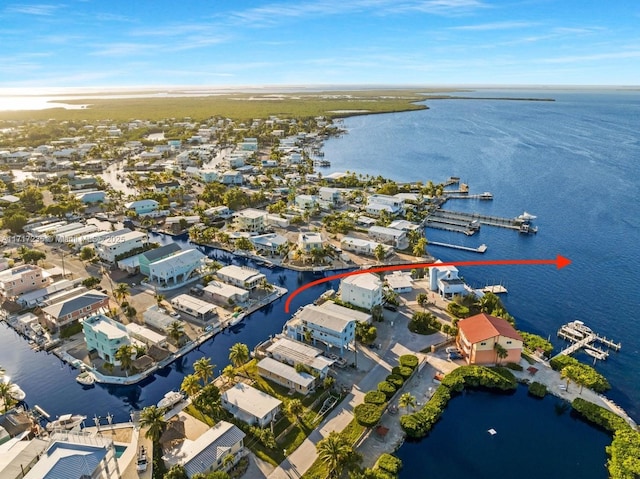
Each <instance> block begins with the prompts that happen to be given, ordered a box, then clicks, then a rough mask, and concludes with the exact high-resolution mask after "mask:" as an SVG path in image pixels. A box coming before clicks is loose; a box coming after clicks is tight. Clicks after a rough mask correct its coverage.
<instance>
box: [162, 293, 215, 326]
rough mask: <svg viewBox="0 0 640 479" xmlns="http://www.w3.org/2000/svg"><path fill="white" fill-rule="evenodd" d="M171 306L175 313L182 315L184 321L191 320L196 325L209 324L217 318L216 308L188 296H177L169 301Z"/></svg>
mask: <svg viewBox="0 0 640 479" xmlns="http://www.w3.org/2000/svg"><path fill="white" fill-rule="evenodd" d="M171 306H173V309H175V310H176V311H180V313H184V319H187V320H192V321H194V322H196V323H198V324H205V323H209V322H210V321H211V320H212V319H213V318H215V317H216V316H218V310H217V309H216V307H215V306H214V305H213V304H211V303H208V302H206V301H202V300H201V299H198V298H194V297H193V296H190V295H188V294H179V295H178V296H176V297H175V298H173V299H172V300H171Z"/></svg>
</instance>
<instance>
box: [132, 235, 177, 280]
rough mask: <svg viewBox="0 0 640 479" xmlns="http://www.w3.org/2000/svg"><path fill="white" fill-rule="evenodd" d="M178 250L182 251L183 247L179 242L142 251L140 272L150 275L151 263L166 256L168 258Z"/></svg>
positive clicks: (139, 263)
mask: <svg viewBox="0 0 640 479" xmlns="http://www.w3.org/2000/svg"><path fill="white" fill-rule="evenodd" d="M178 251H182V248H180V246H178V244H177V243H167V244H166V245H164V246H160V247H159V248H154V249H150V250H149V251H145V252H144V253H140V254H139V255H138V265H139V267H140V272H141V273H142V274H144V275H145V276H149V265H150V264H151V263H153V262H154V261H159V260H161V259H164V258H168V257H169V256H171V255H173V254H175V253H177V252H178Z"/></svg>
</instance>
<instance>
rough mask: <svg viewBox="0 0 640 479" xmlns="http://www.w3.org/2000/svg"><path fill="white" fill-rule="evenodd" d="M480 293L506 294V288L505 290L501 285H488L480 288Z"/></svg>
mask: <svg viewBox="0 0 640 479" xmlns="http://www.w3.org/2000/svg"><path fill="white" fill-rule="evenodd" d="M482 291H484V292H485V293H493V294H507V293H508V292H509V291H507V288H505V287H504V286H503V285H501V284H490V285H487V286H485V287H484V288H482Z"/></svg>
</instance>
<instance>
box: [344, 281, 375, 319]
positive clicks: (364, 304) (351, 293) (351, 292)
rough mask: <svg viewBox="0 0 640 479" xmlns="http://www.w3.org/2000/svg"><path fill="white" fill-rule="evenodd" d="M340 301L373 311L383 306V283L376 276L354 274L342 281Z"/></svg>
mask: <svg viewBox="0 0 640 479" xmlns="http://www.w3.org/2000/svg"><path fill="white" fill-rule="evenodd" d="M340 299H342V301H344V302H345V303H349V304H352V305H354V306H357V307H359V308H364V309H366V310H369V311H371V308H373V307H374V306H377V305H381V304H382V281H381V280H380V278H379V277H378V275H376V274H372V273H363V274H354V275H352V276H347V277H345V278H342V280H341V281H340Z"/></svg>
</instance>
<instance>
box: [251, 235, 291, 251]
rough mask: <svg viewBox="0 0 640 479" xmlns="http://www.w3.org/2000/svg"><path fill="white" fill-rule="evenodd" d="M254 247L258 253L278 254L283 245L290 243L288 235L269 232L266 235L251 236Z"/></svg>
mask: <svg viewBox="0 0 640 479" xmlns="http://www.w3.org/2000/svg"><path fill="white" fill-rule="evenodd" d="M249 240H250V241H251V243H253V247H254V248H255V249H256V251H257V252H258V253H266V254H271V255H274V254H278V253H279V251H280V250H281V248H282V247H283V245H286V244H288V243H289V241H288V240H287V238H286V237H284V236H282V235H279V234H277V233H267V234H264V235H258V236H251V237H250V238H249Z"/></svg>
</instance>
